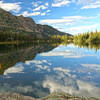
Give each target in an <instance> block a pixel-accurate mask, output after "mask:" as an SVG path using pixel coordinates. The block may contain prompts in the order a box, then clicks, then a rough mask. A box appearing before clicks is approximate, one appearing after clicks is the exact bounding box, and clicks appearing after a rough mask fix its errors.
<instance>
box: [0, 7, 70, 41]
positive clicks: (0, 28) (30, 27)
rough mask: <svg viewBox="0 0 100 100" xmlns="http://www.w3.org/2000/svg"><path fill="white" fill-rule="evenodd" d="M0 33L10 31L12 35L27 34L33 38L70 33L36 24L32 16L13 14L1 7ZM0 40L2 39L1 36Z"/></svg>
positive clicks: (23, 35) (8, 32)
mask: <svg viewBox="0 0 100 100" xmlns="http://www.w3.org/2000/svg"><path fill="white" fill-rule="evenodd" d="M0 33H1V35H0V36H2V33H5V34H6V36H9V35H10V34H11V33H12V35H14V36H13V37H16V36H18V34H19V35H21V36H22V37H25V36H28V37H29V38H32V37H34V39H36V38H39V39H44V38H46V39H47V38H50V37H51V36H52V35H65V34H67V35H70V34H68V33H64V32H60V31H58V30H57V29H55V28H53V27H51V26H48V25H40V24H36V23H35V21H34V20H33V19H32V18H29V17H23V16H22V15H21V16H14V15H13V14H11V13H10V12H8V11H5V10H3V9H1V8H0ZM8 34H9V35H8ZM3 35H4V34H3ZM2 37H3V36H2ZM18 38H19V37H18ZM0 40H2V38H1V39H0ZM3 40H4V39H3Z"/></svg>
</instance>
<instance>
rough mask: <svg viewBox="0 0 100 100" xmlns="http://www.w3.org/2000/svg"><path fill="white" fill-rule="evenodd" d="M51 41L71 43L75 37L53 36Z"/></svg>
mask: <svg viewBox="0 0 100 100" xmlns="http://www.w3.org/2000/svg"><path fill="white" fill-rule="evenodd" d="M51 39H53V40H55V41H60V42H71V41H72V40H73V36H69V35H53V36H52V37H51Z"/></svg>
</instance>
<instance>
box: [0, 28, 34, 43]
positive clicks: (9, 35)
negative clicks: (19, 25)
mask: <svg viewBox="0 0 100 100" xmlns="http://www.w3.org/2000/svg"><path fill="white" fill-rule="evenodd" d="M28 34H29V35H28ZM32 39H33V36H32V34H31V33H28V32H25V31H23V30H17V29H14V28H10V27H9V28H7V27H0V42H7V41H9V42H10V41H17V40H19V41H31V40H32Z"/></svg>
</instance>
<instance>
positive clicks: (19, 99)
mask: <svg viewBox="0 0 100 100" xmlns="http://www.w3.org/2000/svg"><path fill="white" fill-rule="evenodd" d="M0 100H100V99H96V98H93V97H91V98H83V97H77V96H72V95H70V94H66V93H52V94H50V95H48V96H46V97H44V98H40V99H35V98H32V97H29V96H23V95H21V94H17V93H0Z"/></svg>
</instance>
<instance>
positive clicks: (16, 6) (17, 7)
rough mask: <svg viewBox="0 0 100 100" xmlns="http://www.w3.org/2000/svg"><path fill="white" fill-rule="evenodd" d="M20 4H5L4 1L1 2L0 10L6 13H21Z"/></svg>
mask: <svg viewBox="0 0 100 100" xmlns="http://www.w3.org/2000/svg"><path fill="white" fill-rule="evenodd" d="M20 4H21V3H20V2H18V3H4V2H3V1H0V8H2V9H4V10H6V11H13V12H16V13H17V12H19V11H20V10H21V6H20Z"/></svg>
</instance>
